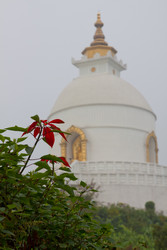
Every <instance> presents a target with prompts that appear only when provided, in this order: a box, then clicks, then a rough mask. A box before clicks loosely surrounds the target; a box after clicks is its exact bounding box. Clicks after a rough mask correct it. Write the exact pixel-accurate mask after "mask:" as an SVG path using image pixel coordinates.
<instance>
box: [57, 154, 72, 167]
mask: <svg viewBox="0 0 167 250" xmlns="http://www.w3.org/2000/svg"><path fill="white" fill-rule="evenodd" d="M59 158H60V159H61V160H62V161H63V164H64V165H65V166H67V167H69V168H71V167H70V165H69V164H68V162H67V161H66V159H65V157H62V156H61V157H59Z"/></svg>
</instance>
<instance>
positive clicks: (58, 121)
mask: <svg viewBox="0 0 167 250" xmlns="http://www.w3.org/2000/svg"><path fill="white" fill-rule="evenodd" d="M50 123H64V122H63V121H62V120H60V119H55V120H52V121H50V122H49V123H48V124H50Z"/></svg>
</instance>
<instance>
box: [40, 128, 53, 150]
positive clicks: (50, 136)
mask: <svg viewBox="0 0 167 250" xmlns="http://www.w3.org/2000/svg"><path fill="white" fill-rule="evenodd" d="M43 136H44V137H45V140H46V142H47V143H48V144H49V146H51V147H53V145H54V142H55V137H54V133H53V132H52V130H51V129H50V128H48V127H44V129H43Z"/></svg>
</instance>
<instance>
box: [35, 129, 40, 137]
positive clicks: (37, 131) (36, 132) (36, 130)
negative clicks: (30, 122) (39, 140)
mask: <svg viewBox="0 0 167 250" xmlns="http://www.w3.org/2000/svg"><path fill="white" fill-rule="evenodd" d="M40 131H41V128H40V127H36V128H35V129H34V137H35V138H36V137H37V135H38V134H39V133H40Z"/></svg>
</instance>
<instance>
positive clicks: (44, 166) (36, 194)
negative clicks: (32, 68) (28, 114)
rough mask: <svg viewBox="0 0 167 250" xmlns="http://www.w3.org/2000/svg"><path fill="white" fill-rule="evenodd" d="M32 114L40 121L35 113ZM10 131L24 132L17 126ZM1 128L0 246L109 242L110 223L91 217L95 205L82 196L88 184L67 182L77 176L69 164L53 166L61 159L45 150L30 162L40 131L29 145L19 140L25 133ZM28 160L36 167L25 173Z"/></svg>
mask: <svg viewBox="0 0 167 250" xmlns="http://www.w3.org/2000/svg"><path fill="white" fill-rule="evenodd" d="M32 119H34V120H35V121H37V122H39V124H41V121H40V119H39V117H38V116H34V117H32ZM45 123H46V122H45ZM31 126H32V125H31ZM40 126H42V125H40ZM8 130H14V131H21V132H26V131H28V130H27V129H24V128H20V127H17V126H15V127H10V128H8ZM29 130H30V129H29ZM5 131H6V130H0V133H1V135H0V249H101V247H102V246H103V245H104V244H105V242H107V243H106V244H107V245H110V246H112V245H111V242H110V241H109V240H108V239H109V235H110V231H111V227H110V228H108V227H107V226H103V225H100V224H99V223H97V222H96V221H95V220H93V219H92V216H91V214H90V211H91V210H92V208H93V205H92V203H91V202H90V201H87V200H85V198H84V197H83V196H84V194H85V192H86V191H87V190H88V189H89V188H88V187H87V185H86V184H85V183H84V182H81V186H80V187H81V188H80V189H76V188H75V187H74V186H72V185H69V184H68V180H69V181H70V183H71V182H73V181H75V180H76V177H75V176H74V175H73V174H72V173H71V171H70V169H69V168H67V167H61V168H60V170H59V173H57V172H56V171H55V164H56V163H55V161H56V162H62V163H64V160H62V159H60V158H58V157H56V156H52V155H45V156H44V157H41V158H42V159H45V161H41V160H40V159H39V160H38V161H36V162H32V160H31V156H32V152H33V151H34V149H35V147H36V145H37V143H38V141H39V140H40V135H41V134H42V133H41V134H39V136H38V138H37V139H36V138H35V143H34V146H32V147H30V146H28V145H27V144H23V143H24V141H25V139H26V138H24V137H23V138H18V139H17V140H16V139H14V140H11V139H10V138H9V137H7V136H4V135H3V133H4V132H5ZM30 132H31V131H30ZM26 133H27V132H26ZM26 133H25V134H26ZM49 161H50V162H49ZM32 164H33V165H34V164H35V165H36V166H37V168H36V170H35V171H30V172H29V173H27V174H23V171H24V169H25V168H29V166H31V165H32ZM110 249H111V248H110Z"/></svg>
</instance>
